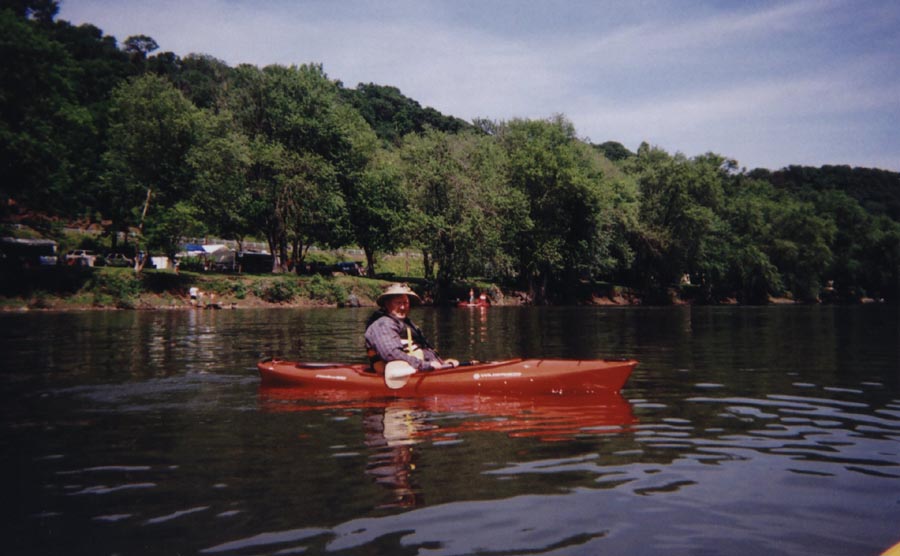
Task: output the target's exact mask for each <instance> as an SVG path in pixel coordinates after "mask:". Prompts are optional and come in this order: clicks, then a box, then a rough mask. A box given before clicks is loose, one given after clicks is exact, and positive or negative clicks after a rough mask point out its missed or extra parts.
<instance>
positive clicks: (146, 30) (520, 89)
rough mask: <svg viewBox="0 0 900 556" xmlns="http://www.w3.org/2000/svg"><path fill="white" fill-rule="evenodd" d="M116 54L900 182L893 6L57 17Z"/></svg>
mask: <svg viewBox="0 0 900 556" xmlns="http://www.w3.org/2000/svg"><path fill="white" fill-rule="evenodd" d="M60 3H61V10H60V14H59V19H64V20H67V21H70V22H72V23H74V24H79V23H92V24H94V25H96V26H97V27H99V28H100V29H102V30H103V31H104V32H105V33H106V34H108V35H113V36H115V37H116V38H117V39H118V40H119V42H120V44H121V42H122V41H124V40H125V39H126V38H127V37H129V36H131V35H138V34H144V35H149V36H151V37H153V38H154V39H155V40H156V41H157V43H159V45H160V47H161V50H163V51H172V52H175V53H176V54H178V55H180V56H184V55H187V54H189V53H202V54H209V55H212V56H215V57H216V58H219V59H221V60H223V61H225V62H227V63H228V64H229V65H232V66H233V65H237V64H239V63H250V64H254V65H257V66H265V65H268V64H283V65H291V64H304V63H310V62H314V63H321V64H322V65H323V66H324V68H325V71H326V73H327V74H328V75H329V77H331V78H332V79H336V80H340V81H342V82H343V83H344V85H345V86H347V87H355V86H356V85H357V84H358V83H377V84H380V85H392V86H395V87H398V88H399V89H400V90H401V91H402V92H403V94H405V95H407V96H409V97H411V98H413V99H415V100H417V101H418V102H419V103H421V104H422V105H424V106H431V107H433V108H435V109H437V110H439V111H441V112H443V113H444V114H448V115H453V116H457V117H460V118H463V119H465V120H471V119H473V118H489V119H494V120H503V119H511V118H546V117H550V116H553V115H554V114H564V115H565V116H566V117H567V118H569V120H571V121H572V123H573V124H574V125H575V128H576V130H577V133H578V135H579V136H581V137H584V138H585V139H589V140H590V141H592V142H595V143H601V142H604V141H608V140H613V141H619V142H621V143H622V144H624V145H625V146H626V147H628V148H629V149H631V150H636V149H637V147H638V145H640V143H641V142H642V141H646V142H648V143H650V144H651V145H655V146H658V147H660V148H663V149H665V150H666V151H668V152H670V153H676V152H680V153H683V154H685V155H687V156H696V155H700V154H703V153H706V152H710V151H712V152H716V153H719V154H721V155H724V156H727V157H729V158H734V159H736V160H737V161H738V163H739V164H740V165H741V166H742V167H746V168H748V169H749V168H757V167H762V168H769V169H773V170H774V169H779V168H782V167H784V166H787V165H790V164H801V165H809V166H821V165H823V164H849V165H852V166H865V167H875V168H884V169H888V170H894V171H900V2H897V1H895V0H881V1H876V0H788V1H768V0H746V1H739V0H738V1H726V0H718V1H715V0H707V1H700V0H671V1H661V0H609V1H602V0H597V1H579V0H559V1H537V0H518V1H516V0H495V1H492V0H471V1H470V0H420V1H412V0H406V1H391V2H388V1H376V0H368V1H357V0H352V1H351V0H348V1H341V0H294V1H291V0H140V1H138V0H61V2H60Z"/></svg>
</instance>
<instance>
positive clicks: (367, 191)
mask: <svg viewBox="0 0 900 556" xmlns="http://www.w3.org/2000/svg"><path fill="white" fill-rule="evenodd" d="M395 159H396V157H395V156H394V155H393V154H392V153H389V152H387V151H380V152H379V153H377V154H376V155H375V156H374V157H373V158H372V161H371V163H370V164H369V166H368V167H367V168H366V169H365V170H364V171H363V172H362V173H361V174H360V175H358V177H357V179H356V180H355V181H354V184H353V187H352V188H350V190H349V191H348V193H347V208H348V211H349V214H350V227H351V229H352V233H353V238H354V240H355V241H356V243H357V244H358V245H359V247H360V248H362V250H363V252H364V253H365V255H366V267H367V272H368V274H369V276H373V277H374V276H375V274H376V264H377V254H378V253H390V252H393V251H395V250H397V249H399V248H401V247H405V246H408V245H410V244H411V242H410V241H409V236H408V235H407V232H408V229H407V226H406V215H407V214H408V211H409V204H408V201H407V198H406V196H405V195H404V193H403V189H402V184H401V182H402V176H401V172H400V169H399V165H398V163H397V161H396V160H395Z"/></svg>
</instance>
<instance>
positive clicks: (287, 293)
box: [256, 280, 299, 303]
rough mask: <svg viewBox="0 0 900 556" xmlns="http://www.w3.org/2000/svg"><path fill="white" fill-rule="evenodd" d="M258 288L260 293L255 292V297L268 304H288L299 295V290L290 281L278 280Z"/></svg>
mask: <svg viewBox="0 0 900 556" xmlns="http://www.w3.org/2000/svg"><path fill="white" fill-rule="evenodd" d="M260 287H261V288H262V291H257V293H256V295H257V297H259V298H260V299H263V300H264V301H268V302H269V303H288V302H290V301H293V299H294V297H296V296H297V294H298V293H299V288H298V287H297V285H296V284H295V283H294V282H293V281H291V280H278V281H274V282H271V283H269V284H268V285H260Z"/></svg>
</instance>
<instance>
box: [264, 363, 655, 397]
mask: <svg viewBox="0 0 900 556" xmlns="http://www.w3.org/2000/svg"><path fill="white" fill-rule="evenodd" d="M637 363H638V362H637V361H635V360H633V359H623V360H610V359H599V360H586V361H577V360H559V359H511V360H509V361H497V362H491V363H480V364H475V365H467V366H461V367H456V368H452V369H441V370H436V371H430V372H417V373H415V374H413V375H411V376H409V378H408V381H407V382H406V383H405V385H404V386H402V387H401V388H399V389H396V390H391V389H389V388H388V387H387V386H386V385H385V380H384V376H382V375H378V374H375V373H373V372H371V371H367V370H366V369H367V368H368V365H365V364H344V363H298V362H295V361H278V360H274V359H272V360H266V361H260V362H259V363H258V364H257V368H258V369H259V374H260V377H261V378H262V385H263V386H275V387H277V386H283V387H301V388H307V389H311V390H332V391H334V390H340V391H352V392H357V393H365V394H369V395H400V396H404V395H430V394H571V393H580V394H592V393H612V392H618V391H619V390H621V388H622V386H623V385H624V384H625V381H626V380H628V377H629V375H631V371H633V370H634V367H635V366H636V365H637Z"/></svg>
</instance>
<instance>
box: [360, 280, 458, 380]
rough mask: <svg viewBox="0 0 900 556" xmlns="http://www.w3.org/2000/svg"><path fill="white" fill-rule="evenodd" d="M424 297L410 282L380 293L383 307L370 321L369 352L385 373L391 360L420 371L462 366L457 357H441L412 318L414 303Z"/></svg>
mask: <svg viewBox="0 0 900 556" xmlns="http://www.w3.org/2000/svg"><path fill="white" fill-rule="evenodd" d="M413 302H416V303H421V302H422V300H421V299H420V298H419V296H418V295H416V292H414V291H412V290H411V289H410V287H409V286H407V285H406V284H391V285H389V286H388V287H387V288H385V290H384V293H382V294H381V295H380V296H378V306H379V307H380V308H379V310H377V311H375V313H373V314H372V316H371V317H369V320H368V322H367V324H366V334H365V337H366V354H367V355H368V357H369V361H370V362H371V363H372V368H373V369H374V370H375V372H377V373H379V374H384V368H385V365H386V364H387V363H390V362H391V361H397V360H401V361H405V362H407V363H408V364H409V365H410V366H411V367H412V368H414V369H416V370H417V371H431V370H434V369H440V368H443V367H446V366H452V367H456V366H459V361H457V360H456V359H441V357H440V356H438V354H437V353H436V352H435V351H434V348H433V347H431V345H430V344H429V343H428V341H427V340H426V339H425V336H424V335H423V334H422V331H421V330H419V328H418V327H417V326H416V325H415V324H413V322H412V321H411V320H410V318H409V316H408V315H409V308H410V304H411V303H413Z"/></svg>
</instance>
